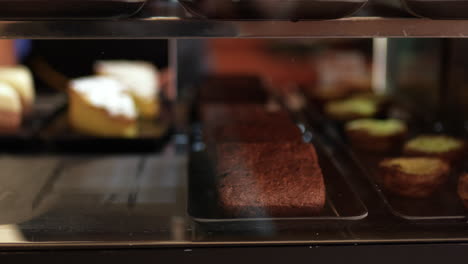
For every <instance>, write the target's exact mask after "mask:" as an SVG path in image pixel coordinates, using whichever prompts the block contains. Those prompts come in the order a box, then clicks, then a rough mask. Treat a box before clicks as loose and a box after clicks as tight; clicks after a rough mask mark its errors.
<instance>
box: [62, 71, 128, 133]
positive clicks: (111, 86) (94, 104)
mask: <svg viewBox="0 0 468 264" xmlns="http://www.w3.org/2000/svg"><path fill="white" fill-rule="evenodd" d="M68 115H69V122H70V125H71V126H72V127H73V128H74V129H75V130H76V131H78V132H80V133H84V134H89V135H93V136H102V137H128V138H131V137H135V136H136V135H137V122H136V118H137V110H136V107H135V104H134V102H133V100H132V97H131V96H130V95H129V94H128V93H127V92H126V89H125V87H124V86H122V84H121V83H120V82H118V81H116V80H114V79H112V78H108V77H84V78H79V79H75V80H73V81H71V82H70V87H69V110H68Z"/></svg>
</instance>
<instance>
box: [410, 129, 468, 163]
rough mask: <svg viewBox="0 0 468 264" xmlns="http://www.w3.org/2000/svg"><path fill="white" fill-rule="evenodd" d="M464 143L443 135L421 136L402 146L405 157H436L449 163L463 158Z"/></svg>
mask: <svg viewBox="0 0 468 264" xmlns="http://www.w3.org/2000/svg"><path fill="white" fill-rule="evenodd" d="M465 150H466V145H465V142H464V141H462V140H460V139H457V138H453V137H449V136H444V135H422V136H418V137H416V138H413V139H411V140H410V141H408V142H407V143H406V144H405V146H404V154H405V155H407V156H425V157H437V158H441V159H444V160H447V161H449V162H455V161H458V160H460V159H461V158H463V156H464V153H465Z"/></svg>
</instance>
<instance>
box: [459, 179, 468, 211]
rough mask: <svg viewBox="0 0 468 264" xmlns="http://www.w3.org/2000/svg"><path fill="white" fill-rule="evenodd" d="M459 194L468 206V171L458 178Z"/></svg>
mask: <svg viewBox="0 0 468 264" xmlns="http://www.w3.org/2000/svg"><path fill="white" fill-rule="evenodd" d="M458 196H459V197H460V199H461V200H462V202H463V204H464V205H465V207H467V208H468V173H466V172H465V173H463V174H462V175H461V176H460V178H459V179H458Z"/></svg>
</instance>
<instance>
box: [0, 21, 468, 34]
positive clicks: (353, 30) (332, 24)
mask: <svg viewBox="0 0 468 264" xmlns="http://www.w3.org/2000/svg"><path fill="white" fill-rule="evenodd" d="M0 36H1V37H2V38H31V39H53V38H68V39H77V38H81V39H83V38H137V39H145V38H233V37H239V38H279V37H281V38H308V37H314V38H336V37H339V38H373V37H405V38H409V37H453V38H463V37H467V36H468V20H457V21H451V20H430V19H418V18H381V17H351V18H344V19H337V20H327V21H299V22H291V21H212V20H195V19H188V18H178V17H148V18H136V19H128V20H115V21H0Z"/></svg>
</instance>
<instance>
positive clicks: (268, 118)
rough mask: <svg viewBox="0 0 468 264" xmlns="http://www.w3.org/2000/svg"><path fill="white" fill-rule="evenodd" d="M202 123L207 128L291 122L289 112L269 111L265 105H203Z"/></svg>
mask: <svg viewBox="0 0 468 264" xmlns="http://www.w3.org/2000/svg"><path fill="white" fill-rule="evenodd" d="M200 109H201V110H200V112H201V113H200V117H201V121H202V122H203V124H204V125H205V126H217V125H223V124H229V123H233V122H258V121H261V122H264V123H268V122H270V123H275V122H280V123H283V122H289V123H291V124H292V121H291V117H290V115H289V113H288V112H286V111H284V110H281V109H269V108H267V107H266V105H263V104H203V105H202V106H201V108H200Z"/></svg>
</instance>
